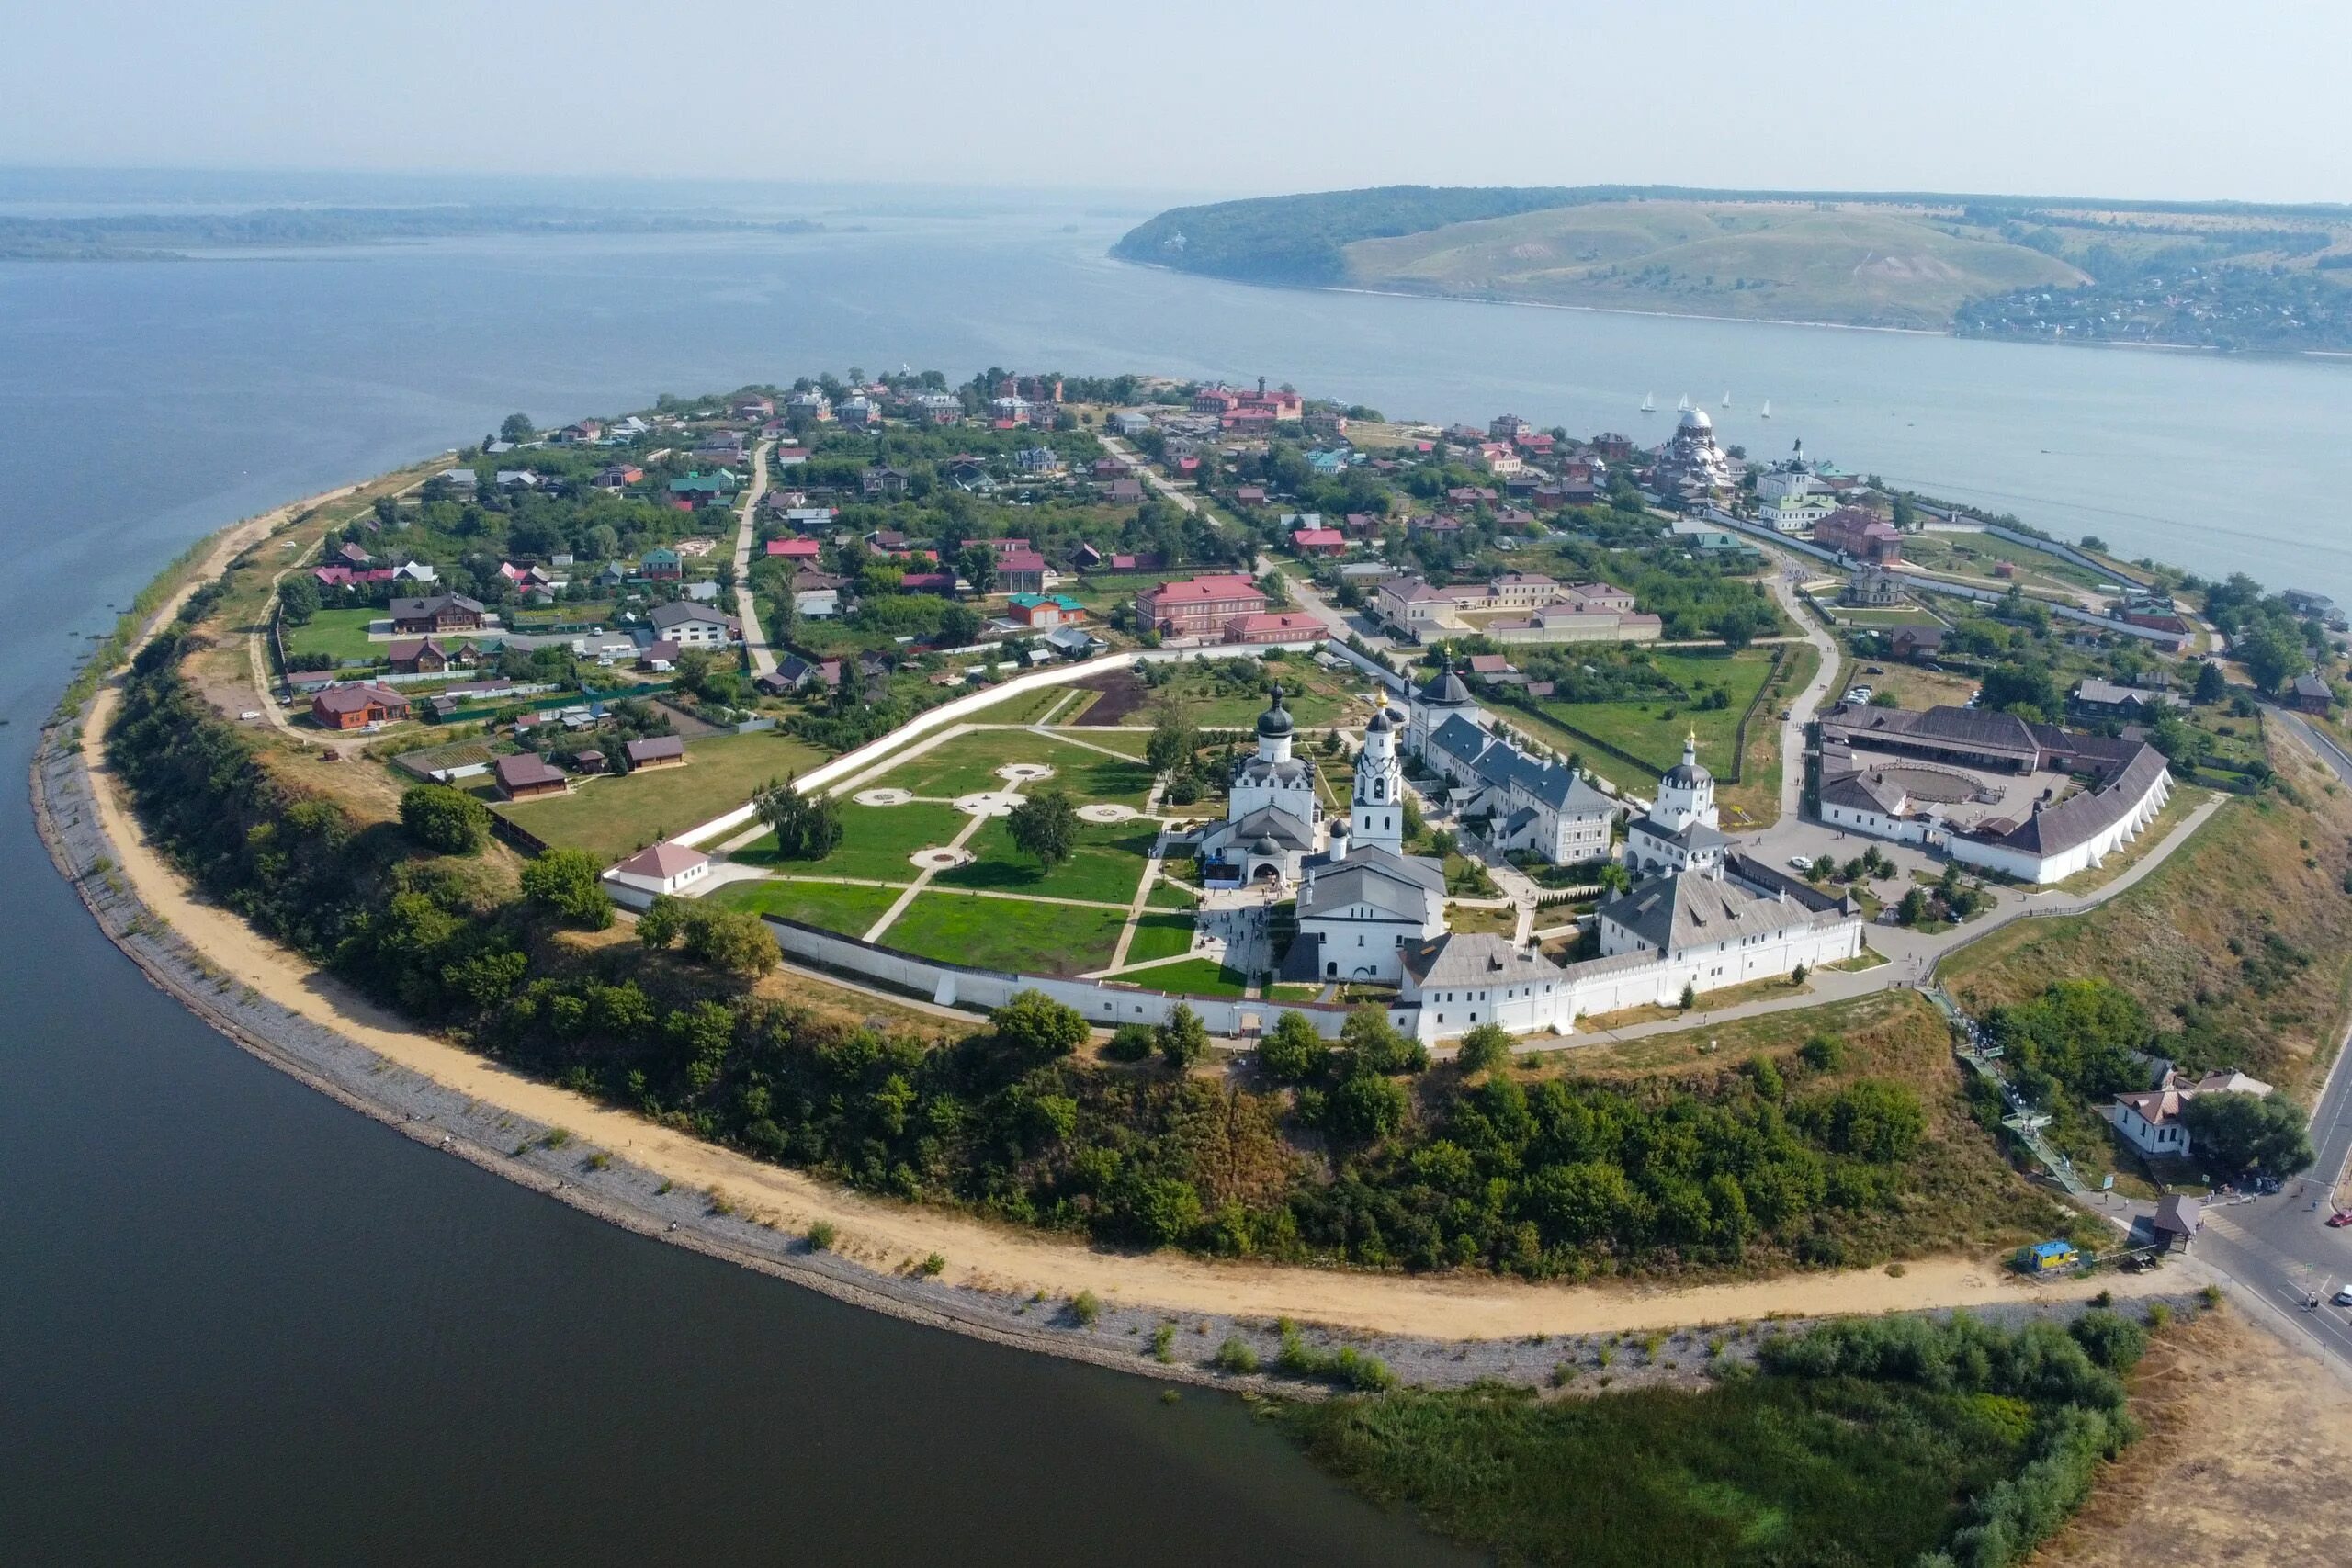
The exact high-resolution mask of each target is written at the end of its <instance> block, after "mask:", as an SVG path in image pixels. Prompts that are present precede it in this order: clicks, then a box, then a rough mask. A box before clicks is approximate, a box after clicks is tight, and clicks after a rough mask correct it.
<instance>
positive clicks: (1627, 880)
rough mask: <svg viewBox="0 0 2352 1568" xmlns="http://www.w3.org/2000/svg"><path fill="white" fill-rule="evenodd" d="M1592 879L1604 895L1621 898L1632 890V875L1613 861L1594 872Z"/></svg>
mask: <svg viewBox="0 0 2352 1568" xmlns="http://www.w3.org/2000/svg"><path fill="white" fill-rule="evenodd" d="M1592 879H1593V880H1594V881H1595V882H1598V883H1599V884H1600V886H1601V890H1602V891H1603V892H1606V893H1611V894H1615V895H1619V896H1623V895H1624V894H1627V893H1631V892H1632V891H1633V890H1634V874H1633V873H1632V872H1630V871H1627V870H1626V869H1625V868H1624V867H1623V866H1622V865H1620V864H1618V863H1616V862H1615V861H1613V860H1612V861H1611V862H1609V863H1607V864H1606V865H1603V866H1602V867H1601V868H1600V870H1599V871H1597V872H1595V873H1594V874H1593V878H1592Z"/></svg>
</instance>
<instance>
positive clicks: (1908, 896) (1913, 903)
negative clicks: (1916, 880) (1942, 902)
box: [1894, 887, 1928, 926]
mask: <svg viewBox="0 0 2352 1568" xmlns="http://www.w3.org/2000/svg"><path fill="white" fill-rule="evenodd" d="M1894 918H1895V919H1897V920H1899V921H1901V922H1902V923H1903V924H1905V925H1906V926H1916V925H1917V924H1918V923H1919V922H1920V921H1921V920H1924V919H1927V918H1928V894H1927V890H1926V889H1925V888H1921V887H1914V888H1913V889H1911V891H1910V892H1908V893H1905V895H1904V896H1903V902H1902V903H1901V904H1899V905H1897V906H1896V907H1895V910H1894Z"/></svg>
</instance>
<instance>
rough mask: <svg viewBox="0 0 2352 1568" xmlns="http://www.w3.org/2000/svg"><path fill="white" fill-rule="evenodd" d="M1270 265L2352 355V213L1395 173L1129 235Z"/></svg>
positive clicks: (1392, 278) (1758, 314)
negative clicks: (1417, 178) (1505, 181)
mask: <svg viewBox="0 0 2352 1568" xmlns="http://www.w3.org/2000/svg"><path fill="white" fill-rule="evenodd" d="M1112 254H1114V255H1116V256H1119V257H1122V258H1124V259H1125V260H1128V261H1135V262H1142V263H1146V264H1148V265H1157V266H1166V267H1171V268H1175V269H1177V270H1179V271H1183V272H1195V273H1204V274H1207V275H1209V276H1216V277H1229V278H1235V279H1238V280H1240V281H1244V282H1250V283H1279V284H1293V285H1300V284H1304V285H1311V286H1320V287H1352V288H1385V289H1397V290H1404V291H1408V292H1414V293H1428V294H1443V295H1448V296H1453V297H1460V298H1468V299H1508V300H1526V301H1532V302H1538V303H1544V304H1557V305H1586V306H1593V307H1600V308H1607V309H1615V310H1654V311H1662V312H1673V313H1691V314H1697V315H1714V316H1733V317H1746V318H1751V319H1778V320H1793V321H1829V322H1836V323H1839V324H1842V325H1851V326H1886V327H1913V328H1922V329H1927V330H1930V331H1946V330H1949V331H1956V332H1961V333H1970V334H1973V335H1980V336H2005V337H2018V338H2028V339H2036V340H2040V341H2045V342H2066V343H2084V342H2091V343H2100V342H2135V343H2168V344H2205V345H2209V346H2212V347H2219V348H2261V349H2271V350H2289V351H2292V350H2314V349H2324V350H2338V351H2340V350H2346V349H2352V208H2347V207H2344V206H2333V205H2304V206H2282V205H2258V204H2254V203H2246V202H2219V201H2216V202H2160V201H2109V200H2100V199H2089V198H2081V197H2015V196H1954V195H1939V194H1936V193H1933V192H1910V191H1879V192H1870V191H1734V190H1708V189H1694V188H1690V187H1685V186H1526V187H1492V188H1478V187H1465V186H1382V187H1379V188H1377V189H1373V190H1355V191H1323V192H1318V193H1315V194H1312V195H1303V196H1283V197H1257V198H1254V199H1250V200H1246V201H1227V202H1215V203H1210V204H1207V205H1204V206H1199V207H1181V208H1175V209H1170V210H1169V211H1167V212H1163V213H1160V214H1159V216H1158V217H1156V218H1153V219H1151V220H1148V221H1147V222H1144V223H1142V224H1139V225H1137V226H1136V228H1135V229H1134V230H1132V231H1129V232H1128V233H1127V234H1126V235H1125V236H1124V237H1123V238H1122V239H1121V240H1120V241H1119V243H1117V244H1116V245H1114V247H1113V248H1112Z"/></svg>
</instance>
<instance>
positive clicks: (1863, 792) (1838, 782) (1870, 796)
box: [1821, 769, 1911, 817]
mask: <svg viewBox="0 0 2352 1568" xmlns="http://www.w3.org/2000/svg"><path fill="white" fill-rule="evenodd" d="M1910 798H1911V797H1910V795H1909V794H1908V793H1907V792H1906V791H1905V789H1904V788H1903V786H1902V785H1900V784H1889V783H1887V782H1886V775H1885V774H1884V773H1880V772H1878V771H1877V770H1875V769H1870V770H1862V769H1857V770H1855V771H1854V772H1852V773H1839V774H1838V775H1837V776H1836V777H1835V778H1827V779H1824V780H1822V781H1821V803H1822V804H1823V805H1824V806H1843V807H1850V808H1851V809H1853V810H1856V811H1871V812H1876V813H1877V814H1878V815H1880V816H1882V817H1894V816H1897V815H1899V814H1900V813H1901V812H1902V810H1903V808H1904V807H1905V805H1906V804H1907V803H1908V802H1909V800H1910Z"/></svg>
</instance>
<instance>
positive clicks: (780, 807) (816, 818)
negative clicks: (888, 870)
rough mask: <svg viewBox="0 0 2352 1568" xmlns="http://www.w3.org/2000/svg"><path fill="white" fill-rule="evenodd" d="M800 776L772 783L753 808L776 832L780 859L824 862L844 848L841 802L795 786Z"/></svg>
mask: <svg viewBox="0 0 2352 1568" xmlns="http://www.w3.org/2000/svg"><path fill="white" fill-rule="evenodd" d="M843 668H844V669H846V668H847V667H846V666H844V667H843ZM798 777H799V775H798V774H797V773H796V774H794V775H793V777H792V778H788V779H786V780H785V781H784V783H782V784H770V785H769V786H768V787H767V788H766V789H763V790H762V791H761V792H760V793H759V795H756V796H755V797H754V798H753V801H752V805H753V806H754V807H755V808H756V809H757V810H758V812H759V815H760V820H761V821H763V822H765V823H766V824H767V825H768V826H769V827H771V828H773V829H775V852H776V854H777V856H778V858H780V859H783V860H823V859H824V858H825V857H826V856H827V855H829V854H831V853H832V852H834V851H835V850H837V849H839V848H841V842H842V808H841V803H840V802H839V801H837V800H835V799H833V798H832V797H831V795H825V794H823V793H821V792H820V791H817V790H809V791H805V792H804V791H802V790H800V789H799V788H797V787H796V785H795V784H794V780H795V779H797V778H798Z"/></svg>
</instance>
